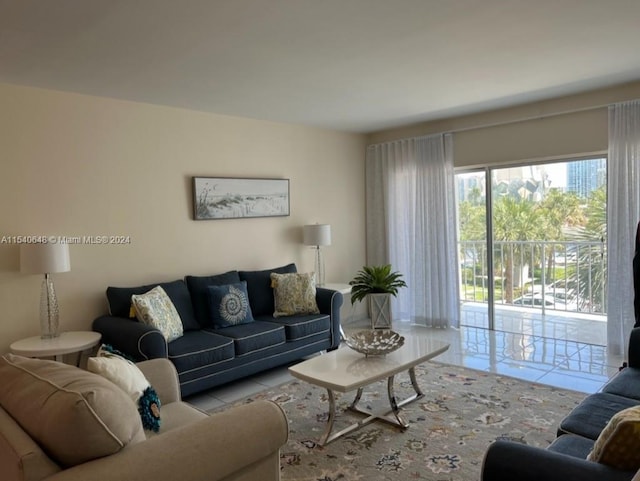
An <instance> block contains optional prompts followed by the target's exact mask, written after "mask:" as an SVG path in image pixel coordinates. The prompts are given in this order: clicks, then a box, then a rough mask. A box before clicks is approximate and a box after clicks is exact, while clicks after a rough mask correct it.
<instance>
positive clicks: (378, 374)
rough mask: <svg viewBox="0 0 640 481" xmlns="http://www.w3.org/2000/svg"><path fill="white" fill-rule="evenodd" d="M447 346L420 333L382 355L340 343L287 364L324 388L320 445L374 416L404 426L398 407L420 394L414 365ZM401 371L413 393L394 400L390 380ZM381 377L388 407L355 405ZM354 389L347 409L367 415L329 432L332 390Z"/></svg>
mask: <svg viewBox="0 0 640 481" xmlns="http://www.w3.org/2000/svg"><path fill="white" fill-rule="evenodd" d="M447 349H449V344H447V343H446V342H442V341H437V340H431V339H427V338H424V337H414V336H405V343H404V345H403V346H402V347H401V348H400V349H398V350H397V351H394V352H392V353H390V354H387V355H385V356H370V357H365V356H364V355H363V354H360V353H358V352H356V351H354V350H352V349H351V348H349V347H347V346H343V347H341V348H340V349H337V350H335V351H331V352H329V353H327V354H323V355H320V356H317V357H314V358H311V359H308V360H306V361H303V362H301V363H300V364H296V365H295V366H291V367H290V368H289V372H290V373H291V375H292V376H294V377H296V378H298V379H301V380H303V381H306V382H308V383H310V384H313V385H315V386H320V387H323V388H325V389H326V390H327V392H328V395H329V418H328V420H327V426H326V429H325V432H324V434H323V435H322V437H321V439H320V445H321V446H324V445H325V444H328V443H330V442H331V441H333V440H335V439H337V438H339V437H340V436H344V435H345V434H347V433H350V432H352V431H354V430H356V429H359V428H361V427H362V426H365V425H367V424H369V423H370V422H371V421H374V420H376V419H378V420H381V421H385V422H388V423H391V424H393V425H396V426H399V427H400V428H401V429H403V430H404V429H406V428H407V427H408V426H409V425H408V423H406V422H405V421H404V420H403V419H402V417H401V415H400V408H401V407H402V406H404V405H406V404H408V403H410V402H413V401H415V400H417V399H420V398H422V397H423V396H424V394H423V393H422V391H421V390H420V387H419V386H418V382H417V380H416V373H415V367H416V366H417V365H418V364H421V363H423V362H425V361H427V360H429V359H433V358H434V357H436V356H438V355H440V354H442V353H443V352H445V351H446V350H447ZM404 371H408V372H409V377H410V379H411V385H412V386H413V390H414V391H415V394H413V395H411V396H409V397H408V398H406V399H403V400H402V401H398V400H397V399H396V397H395V394H394V387H393V384H394V382H393V381H394V376H395V375H396V374H398V373H401V372H404ZM383 379H387V394H388V397H389V408H388V409H385V410H384V411H380V412H372V411H370V410H368V409H362V408H360V407H358V402H359V401H360V398H361V397H362V393H363V390H364V388H365V387H366V386H369V385H370V384H373V383H375V382H377V381H381V380H383ZM355 390H357V393H356V396H355V399H354V400H353V402H352V403H351V405H350V406H349V409H350V410H352V411H355V412H358V413H361V414H365V415H367V417H366V418H364V419H362V420H360V421H359V422H357V423H354V424H352V425H351V426H349V427H347V428H345V429H342V430H341V431H338V432H336V433H332V431H333V423H334V421H335V417H336V402H335V394H334V393H335V392H342V393H345V392H350V391H355Z"/></svg>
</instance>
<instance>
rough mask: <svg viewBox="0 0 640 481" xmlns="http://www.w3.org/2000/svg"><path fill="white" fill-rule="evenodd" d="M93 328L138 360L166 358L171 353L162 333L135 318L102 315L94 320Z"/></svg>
mask: <svg viewBox="0 0 640 481" xmlns="http://www.w3.org/2000/svg"><path fill="white" fill-rule="evenodd" d="M93 330H94V331H97V332H99V333H100V334H102V342H104V343H106V344H111V345H112V346H113V347H114V348H115V349H118V350H119V351H122V352H123V353H125V354H126V355H128V356H130V357H132V358H133V359H134V360H136V361H145V360H147V359H155V358H158V357H164V358H166V357H168V355H169V354H168V353H169V350H168V348H167V341H166V339H165V338H164V336H163V335H162V333H161V332H160V331H159V330H157V329H155V328H153V327H151V326H148V325H146V324H143V323H141V322H138V321H135V320H131V319H125V318H124V317H115V316H101V317H98V318H97V319H96V320H95V321H93Z"/></svg>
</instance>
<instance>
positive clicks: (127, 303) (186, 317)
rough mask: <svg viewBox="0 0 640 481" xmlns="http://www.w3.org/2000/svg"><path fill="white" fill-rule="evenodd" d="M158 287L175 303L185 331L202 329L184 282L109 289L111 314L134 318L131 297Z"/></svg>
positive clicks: (108, 299)
mask: <svg viewBox="0 0 640 481" xmlns="http://www.w3.org/2000/svg"><path fill="white" fill-rule="evenodd" d="M156 286H160V287H162V288H163V289H164V291H165V292H166V293H167V295H168V296H169V299H171V302H173V305H174V306H175V308H176V311H178V314H179V315H180V319H181V321H182V326H183V328H184V330H185V331H189V330H193V329H200V325H199V324H198V322H197V321H196V316H195V314H194V312H193V306H192V304H191V295H190V294H189V289H187V285H186V284H185V282H184V281H183V280H177V281H172V282H158V283H156V284H147V285H144V286H137V287H108V288H107V301H108V303H109V313H110V314H111V315H112V316H116V317H129V318H130V317H134V316H135V314H133V315H130V314H131V296H132V295H134V294H144V293H145V292H149V291H150V290H151V289H153V288H154V287H156Z"/></svg>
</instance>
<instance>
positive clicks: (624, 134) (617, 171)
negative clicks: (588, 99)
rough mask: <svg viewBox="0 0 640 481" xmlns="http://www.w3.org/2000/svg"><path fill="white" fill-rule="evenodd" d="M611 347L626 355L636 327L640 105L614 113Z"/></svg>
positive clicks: (636, 102)
mask: <svg viewBox="0 0 640 481" xmlns="http://www.w3.org/2000/svg"><path fill="white" fill-rule="evenodd" d="M607 165H608V175H607V179H608V185H607V191H608V194H607V195H608V201H607V205H608V207H607V225H608V227H607V252H608V286H609V289H608V295H607V298H608V299H607V300H608V302H607V304H608V306H607V318H608V319H607V338H608V339H607V345H608V348H609V351H610V352H611V353H613V354H624V353H625V352H626V347H627V343H628V341H629V333H630V331H631V328H632V327H633V324H634V322H635V319H634V311H633V264H632V261H633V254H634V251H635V235H636V226H637V225H638V221H640V100H634V101H632V102H624V103H619V104H614V105H611V106H610V107H609V158H608V160H607Z"/></svg>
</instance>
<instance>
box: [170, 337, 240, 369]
mask: <svg viewBox="0 0 640 481" xmlns="http://www.w3.org/2000/svg"><path fill="white" fill-rule="evenodd" d="M168 348H169V359H170V360H171V362H173V364H174V366H175V367H176V370H177V371H178V372H179V373H183V372H186V371H191V370H193V369H200V368H202V367H203V366H207V367H208V366H211V365H215V364H217V363H219V362H223V361H226V360H229V359H233V358H234V356H235V350H234V345H233V339H229V338H228V337H222V336H219V335H217V334H216V333H214V332H213V331H211V330H209V329H203V330H200V331H189V332H185V334H184V335H183V336H182V337H181V338H180V339H176V340H175V341H173V342H172V343H170V344H169V346H168Z"/></svg>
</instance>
